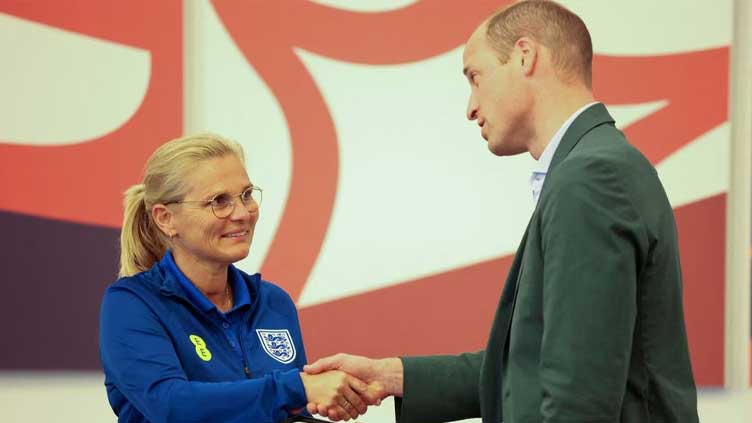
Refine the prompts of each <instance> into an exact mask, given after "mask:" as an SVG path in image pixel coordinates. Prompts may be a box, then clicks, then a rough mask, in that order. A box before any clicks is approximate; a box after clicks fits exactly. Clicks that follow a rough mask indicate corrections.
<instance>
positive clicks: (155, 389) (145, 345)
mask: <svg viewBox="0 0 752 423" xmlns="http://www.w3.org/2000/svg"><path fill="white" fill-rule="evenodd" d="M261 195H262V190H261V188H259V187H257V186H255V185H253V183H251V181H250V180H249V178H248V174H247V173H246V170H245V165H244V156H243V151H242V149H241V147H240V145H238V144H237V143H235V142H234V141H230V140H227V139H224V138H222V137H220V136H216V135H211V134H202V135H197V136H190V137H186V138H181V139H177V140H173V141H170V142H168V143H166V144H164V145H162V146H161V147H160V148H158V149H157V150H156V151H155V152H154V153H153V154H152V156H151V157H150V158H149V160H148V161H147V163H146V169H145V175H144V180H143V183H141V184H137V185H134V186H133V187H131V188H129V189H128V190H127V191H126V193H125V217H124V221H123V228H122V233H121V258H120V278H119V279H118V280H117V281H116V282H115V283H114V284H112V285H111V286H110V287H109V288H108V289H107V291H106V293H105V295H104V299H103V301H102V311H101V321H100V353H101V359H102V364H103V367H104V372H105V385H106V388H107V396H108V399H109V402H110V405H111V406H112V409H113V411H114V412H115V414H116V415H117V416H118V421H120V422H254V423H262V422H269V423H273V422H279V421H284V420H285V419H287V418H289V417H291V416H293V415H295V414H297V413H298V412H299V411H301V409H304V407H305V405H306V403H308V402H314V403H325V404H328V405H330V406H332V408H333V409H334V410H335V412H334V413H332V414H330V415H329V417H330V418H333V419H340V418H341V419H346V420H349V419H350V418H355V417H357V416H358V415H359V414H362V413H363V412H365V408H366V404H367V403H369V401H368V400H367V398H368V394H367V389H368V387H367V385H365V384H364V383H363V382H361V381H360V380H358V379H355V378H353V377H351V376H349V375H347V374H345V373H342V372H339V371H333V372H328V373H325V374H322V375H315V376H312V375H306V374H305V373H302V372H301V369H302V367H303V365H304V364H306V356H305V350H304V348H303V341H302V338H301V333H300V327H299V324H298V316H297V310H296V309H295V305H294V304H293V302H292V300H291V299H290V297H289V296H288V295H287V294H286V293H285V292H284V291H283V290H282V289H280V288H279V287H277V286H275V285H273V284H271V283H269V282H267V281H264V280H262V279H261V275H259V274H254V275H249V274H246V273H244V272H243V271H241V270H239V269H238V268H236V267H235V266H233V263H235V262H237V261H238V260H241V259H243V258H245V257H246V256H247V255H248V251H249V249H250V246H251V241H252V239H253V232H254V228H255V226H256V222H257V220H258V217H259V205H260V203H261ZM361 396H362V398H361Z"/></svg>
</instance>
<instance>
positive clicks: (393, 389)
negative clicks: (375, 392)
mask: <svg viewBox="0 0 752 423" xmlns="http://www.w3.org/2000/svg"><path fill="white" fill-rule="evenodd" d="M378 367H379V371H378V373H377V374H379V376H380V377H379V379H380V380H379V382H381V384H383V385H384V390H385V391H386V394H387V395H393V396H395V397H401V396H402V389H403V379H404V369H403V367H402V360H401V359H399V358H398V357H390V358H382V359H380V360H378Z"/></svg>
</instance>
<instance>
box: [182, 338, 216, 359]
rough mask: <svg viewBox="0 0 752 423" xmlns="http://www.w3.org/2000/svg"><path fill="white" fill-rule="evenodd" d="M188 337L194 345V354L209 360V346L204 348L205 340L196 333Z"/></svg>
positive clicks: (210, 356)
mask: <svg viewBox="0 0 752 423" xmlns="http://www.w3.org/2000/svg"><path fill="white" fill-rule="evenodd" d="M188 339H190V340H191V343H192V344H193V345H195V346H196V355H198V357H199V358H200V359H202V360H204V361H209V360H211V358H212V354H211V351H209V348H206V342H204V340H203V339H202V338H201V337H200V336H198V335H190V336H188Z"/></svg>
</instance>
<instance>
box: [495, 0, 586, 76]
mask: <svg viewBox="0 0 752 423" xmlns="http://www.w3.org/2000/svg"><path fill="white" fill-rule="evenodd" d="M486 37H487V39H488V41H489V43H490V44H491V45H492V46H493V47H494V49H495V50H496V52H497V54H498V56H499V59H500V60H501V62H502V63H506V62H507V61H509V58H510V53H511V51H512V47H513V46H514V43H515V42H517V40H519V39H520V38H522V37H530V38H532V39H534V40H535V41H537V42H539V43H541V44H543V45H544V46H546V47H547V48H548V50H549V51H550V52H551V60H552V62H553V65H554V67H555V69H556V71H557V74H558V75H559V77H560V78H561V79H563V80H568V81H571V80H573V79H579V80H580V81H581V82H582V83H584V84H585V86H587V87H588V88H591V86H592V79H593V77H592V75H593V70H592V68H593V44H592V41H591V39H590V33H589V32H588V29H587V27H586V26H585V23H584V22H583V21H582V19H580V17H579V16H577V15H576V14H574V13H572V12H571V11H570V10H569V9H567V8H565V7H564V6H561V5H560V4H558V3H556V2H553V1H550V0H527V1H522V2H519V3H514V4H512V5H510V6H508V7H505V8H503V9H501V10H500V11H499V12H497V13H496V14H495V15H493V16H492V17H491V18H489V20H488V23H487V26H486Z"/></svg>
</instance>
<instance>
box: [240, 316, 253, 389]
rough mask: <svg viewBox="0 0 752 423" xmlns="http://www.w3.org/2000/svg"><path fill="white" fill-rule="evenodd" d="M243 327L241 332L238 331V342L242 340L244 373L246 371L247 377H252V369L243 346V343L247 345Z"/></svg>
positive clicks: (241, 352)
mask: <svg viewBox="0 0 752 423" xmlns="http://www.w3.org/2000/svg"><path fill="white" fill-rule="evenodd" d="M243 329H245V328H243ZM243 329H241V330H240V333H238V342H240V354H241V355H242V356H243V360H242V364H243V373H245V377H246V379H250V378H251V369H249V368H248V362H247V361H246V357H245V347H243V345H245V340H244V339H243V332H245V330H243Z"/></svg>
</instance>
